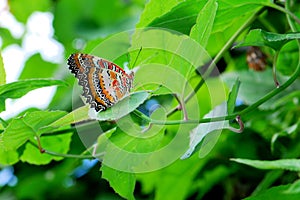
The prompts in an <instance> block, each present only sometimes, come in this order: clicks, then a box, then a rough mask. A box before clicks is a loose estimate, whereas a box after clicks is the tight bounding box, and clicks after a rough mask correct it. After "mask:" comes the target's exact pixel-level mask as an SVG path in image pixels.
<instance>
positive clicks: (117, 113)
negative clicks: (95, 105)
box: [90, 91, 149, 121]
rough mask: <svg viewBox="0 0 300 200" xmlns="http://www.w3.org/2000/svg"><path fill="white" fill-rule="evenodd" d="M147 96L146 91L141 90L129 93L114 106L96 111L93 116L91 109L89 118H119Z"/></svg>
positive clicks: (138, 104)
mask: <svg viewBox="0 0 300 200" xmlns="http://www.w3.org/2000/svg"><path fill="white" fill-rule="evenodd" d="M148 97H149V93H148V92H143V91H140V92H134V93H131V94H130V95H129V96H127V97H125V98H124V99H122V100H121V101H119V102H118V103H117V104H115V105H114V106H112V107H110V108H108V109H107V110H105V111H102V112H99V113H96V116H93V115H94V113H91V112H93V111H94V110H93V109H91V110H90V111H91V112H90V116H91V118H95V119H97V120H100V121H105V120H115V119H119V118H122V117H123V116H125V115H127V114H129V113H131V112H132V111H134V110H135V109H136V108H137V107H139V106H140V105H141V104H142V103H143V102H144V101H145V100H146V99H147V98H148Z"/></svg>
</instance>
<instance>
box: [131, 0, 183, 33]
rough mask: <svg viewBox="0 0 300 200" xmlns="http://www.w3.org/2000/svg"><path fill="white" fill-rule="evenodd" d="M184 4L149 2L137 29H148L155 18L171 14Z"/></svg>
mask: <svg viewBox="0 0 300 200" xmlns="http://www.w3.org/2000/svg"><path fill="white" fill-rule="evenodd" d="M181 2H183V0H181V1H178V0H151V1H149V2H148V3H147V4H146V6H145V9H144V10H143V13H142V14H141V17H140V21H139V23H138V24H137V25H136V27H137V28H142V27H146V26H147V25H148V24H150V23H151V21H153V20H154V19H155V18H157V17H159V16H162V15H164V14H166V13H167V12H169V11H170V10H171V9H172V8H173V7H175V6H176V5H178V4H179V3H181Z"/></svg>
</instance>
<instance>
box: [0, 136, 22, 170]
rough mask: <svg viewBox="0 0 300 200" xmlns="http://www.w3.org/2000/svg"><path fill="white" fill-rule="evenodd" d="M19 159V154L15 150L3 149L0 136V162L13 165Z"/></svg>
mask: <svg viewBox="0 0 300 200" xmlns="http://www.w3.org/2000/svg"><path fill="white" fill-rule="evenodd" d="M18 161H19V154H18V152H16V151H15V150H5V149H4V144H3V141H2V137H0V164H1V165H13V164H15V163H16V162H18Z"/></svg>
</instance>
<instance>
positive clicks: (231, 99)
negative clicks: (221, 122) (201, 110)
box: [227, 79, 241, 115]
mask: <svg viewBox="0 0 300 200" xmlns="http://www.w3.org/2000/svg"><path fill="white" fill-rule="evenodd" d="M240 84H241V82H240V81H239V79H236V81H235V83H234V85H233V86H232V88H231V91H230V93H229V95H228V101H227V109H228V114H229V115H230V114H232V113H233V112H234V108H235V104H236V98H237V96H238V92H239V88H240Z"/></svg>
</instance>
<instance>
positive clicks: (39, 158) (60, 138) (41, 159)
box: [20, 133, 72, 165]
mask: <svg viewBox="0 0 300 200" xmlns="http://www.w3.org/2000/svg"><path fill="white" fill-rule="evenodd" d="M71 141H72V133H64V134H61V135H54V136H50V135H47V136H44V137H43V136H42V137H41V145H42V147H43V148H44V149H46V150H47V151H51V152H56V153H61V154H66V153H67V152H68V151H69V148H70V143H71ZM62 159H63V157H58V156H52V155H49V154H46V153H43V154H42V153H40V152H39V151H38V150H37V148H36V147H35V146H33V145H32V144H31V143H27V144H26V146H25V150H24V152H23V154H22V155H21V157H20V160H21V161H23V162H28V163H30V164H35V165H45V164H48V163H50V162H51V161H52V160H56V161H59V160H62Z"/></svg>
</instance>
